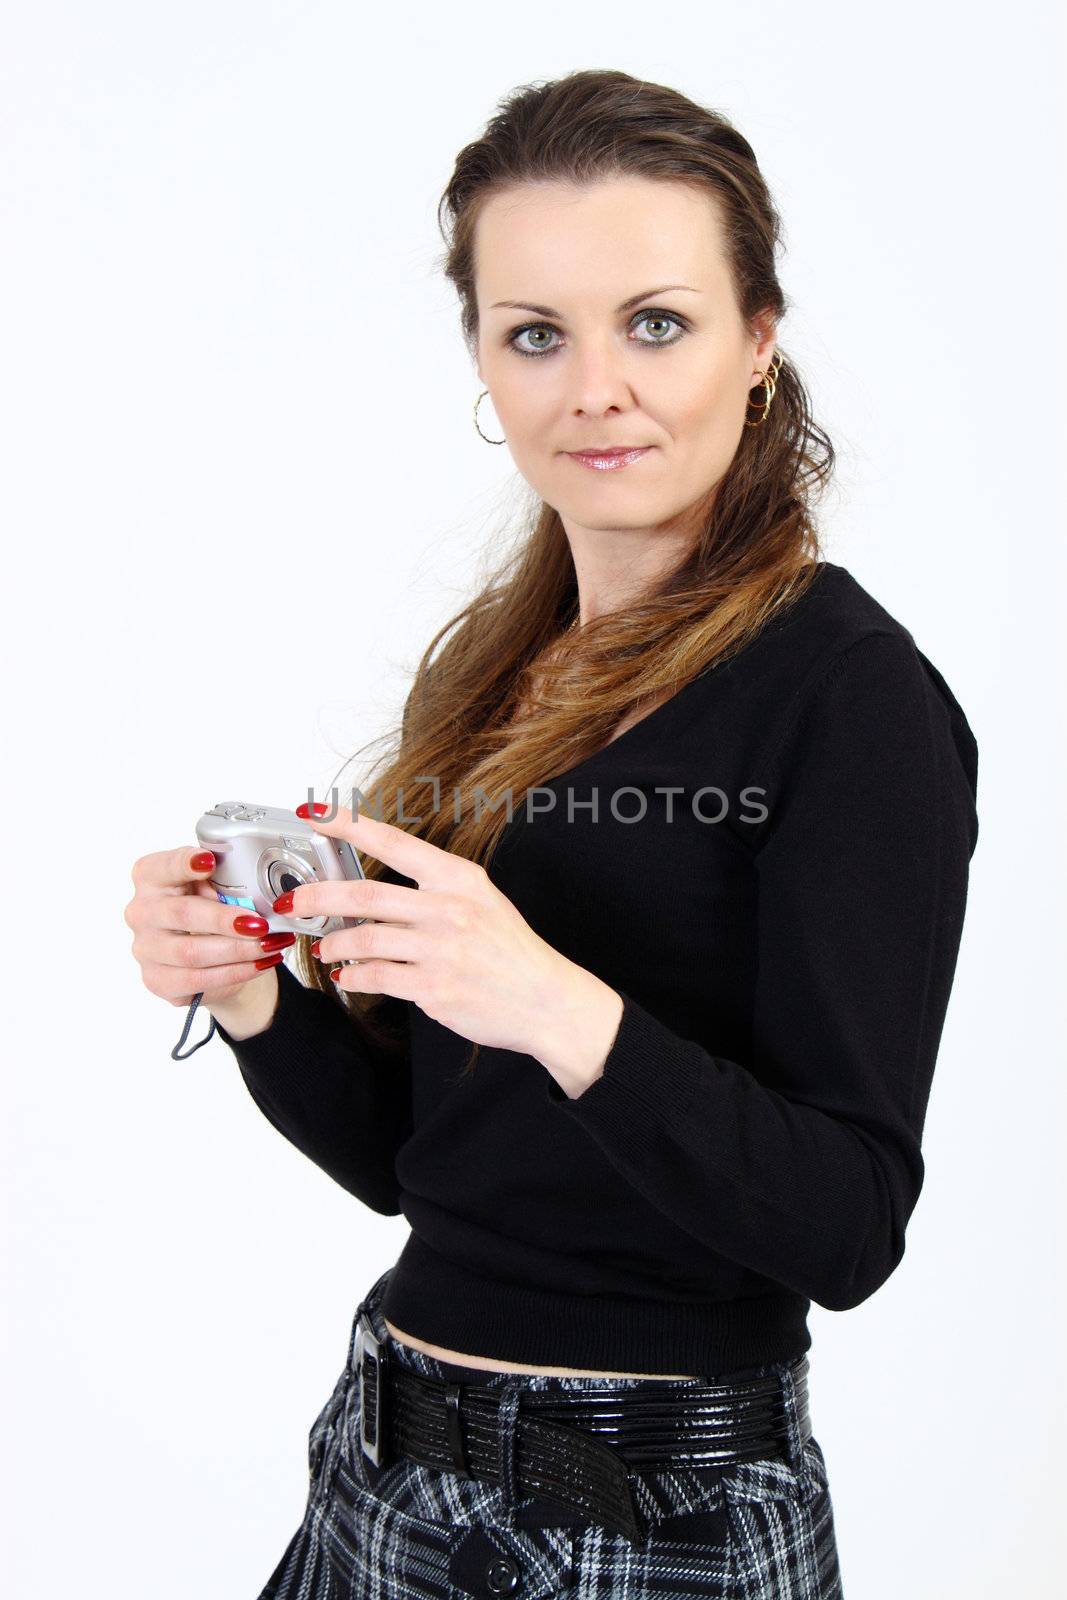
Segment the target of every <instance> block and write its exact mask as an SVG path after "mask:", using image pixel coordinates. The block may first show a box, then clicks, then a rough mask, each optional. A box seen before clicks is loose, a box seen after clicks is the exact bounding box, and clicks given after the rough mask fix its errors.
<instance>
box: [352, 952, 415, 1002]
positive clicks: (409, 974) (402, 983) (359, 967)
mask: <svg viewBox="0 0 1067 1600" xmlns="http://www.w3.org/2000/svg"><path fill="white" fill-rule="evenodd" d="M330 977H331V978H332V979H333V981H334V983H336V985H337V987H338V988H339V989H347V990H348V991H349V993H351V994H391V995H393V996H395V998H396V999H397V1000H416V994H417V993H418V992H420V990H421V979H420V976H419V973H418V968H417V967H416V966H414V965H412V964H407V965H405V963H404V962H402V961H384V960H380V959H375V960H373V961H358V962H355V963H354V964H353V965H352V966H347V967H346V966H341V967H331V968H330ZM417 1003H418V1002H417V1000H416V1004H417Z"/></svg>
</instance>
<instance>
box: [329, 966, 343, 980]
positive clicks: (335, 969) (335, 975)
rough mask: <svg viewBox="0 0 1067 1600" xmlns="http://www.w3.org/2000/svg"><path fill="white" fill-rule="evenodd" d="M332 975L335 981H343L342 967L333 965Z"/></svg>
mask: <svg viewBox="0 0 1067 1600" xmlns="http://www.w3.org/2000/svg"><path fill="white" fill-rule="evenodd" d="M330 977H331V978H332V979H333V981H334V983H339V982H340V981H341V969H340V967H331V968H330Z"/></svg>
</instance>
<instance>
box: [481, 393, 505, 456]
mask: <svg viewBox="0 0 1067 1600" xmlns="http://www.w3.org/2000/svg"><path fill="white" fill-rule="evenodd" d="M488 393H489V390H488V389H483V390H482V392H481V394H480V395H479V396H478V398H477V400H476V401H475V402H474V426H475V427H476V428H478V432H479V433H482V430H481V428H479V427H478V407H479V406H480V405H481V403H482V401H483V400H484V399H485V397H486V395H487V394H488ZM482 438H483V439H485V442H486V444H507V440H506V439H490V438H488V437H487V436H486V435H485V434H484V433H482Z"/></svg>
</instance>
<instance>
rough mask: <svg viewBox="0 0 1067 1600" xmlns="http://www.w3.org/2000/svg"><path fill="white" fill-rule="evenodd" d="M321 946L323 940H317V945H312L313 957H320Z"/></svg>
mask: <svg viewBox="0 0 1067 1600" xmlns="http://www.w3.org/2000/svg"><path fill="white" fill-rule="evenodd" d="M321 944H322V940H321V939H316V940H315V943H314V944H313V945H312V946H311V954H312V955H313V956H317V955H318V953H319V946H320V945H321Z"/></svg>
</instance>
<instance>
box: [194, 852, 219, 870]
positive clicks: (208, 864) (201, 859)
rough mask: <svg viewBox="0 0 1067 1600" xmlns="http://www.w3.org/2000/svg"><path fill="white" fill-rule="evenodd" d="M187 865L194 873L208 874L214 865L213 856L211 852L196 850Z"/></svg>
mask: <svg viewBox="0 0 1067 1600" xmlns="http://www.w3.org/2000/svg"><path fill="white" fill-rule="evenodd" d="M189 865H190V866H191V867H192V869H193V871H194V872H210V871H211V869H212V867H213V866H214V865H215V854H214V851H212V850H198V851H197V853H196V855H195V856H194V857H193V859H192V860H191V861H190V863H189Z"/></svg>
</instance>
